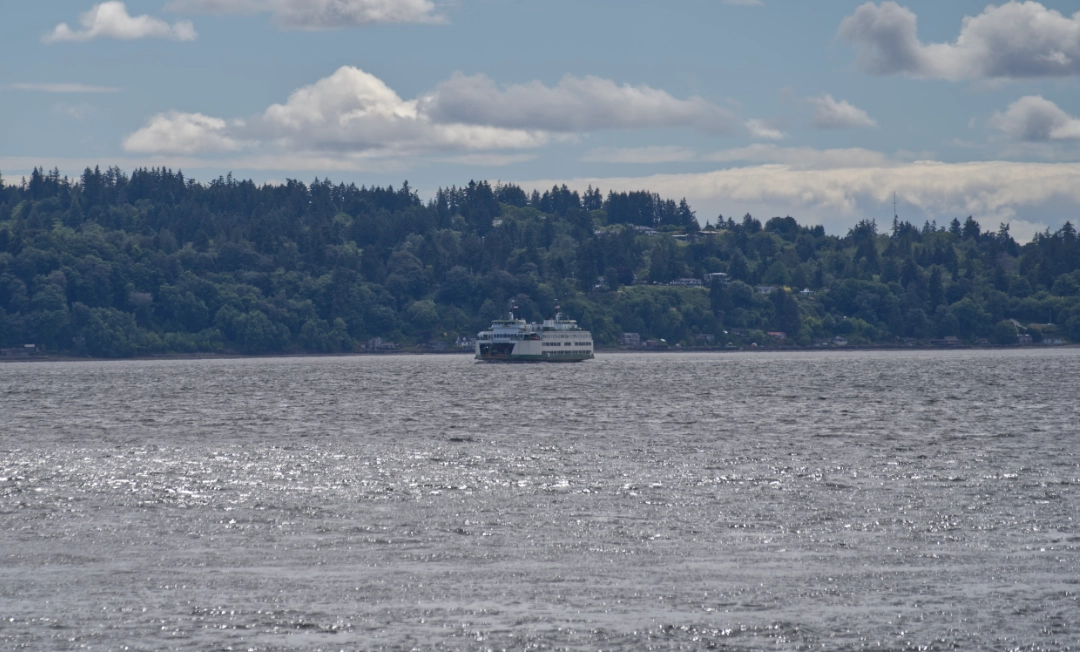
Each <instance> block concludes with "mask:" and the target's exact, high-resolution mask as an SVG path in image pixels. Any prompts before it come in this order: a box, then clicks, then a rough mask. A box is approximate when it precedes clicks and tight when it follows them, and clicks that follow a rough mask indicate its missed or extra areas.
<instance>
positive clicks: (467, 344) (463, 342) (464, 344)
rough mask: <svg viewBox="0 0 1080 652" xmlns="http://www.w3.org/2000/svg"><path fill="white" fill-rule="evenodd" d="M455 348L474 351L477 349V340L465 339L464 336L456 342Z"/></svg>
mask: <svg viewBox="0 0 1080 652" xmlns="http://www.w3.org/2000/svg"><path fill="white" fill-rule="evenodd" d="M454 346H456V347H457V348H459V349H472V348H475V347H476V340H474V339H473V338H471V337H465V336H464V335H462V336H460V337H458V338H457V339H456V340H454Z"/></svg>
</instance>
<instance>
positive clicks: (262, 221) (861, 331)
mask: <svg viewBox="0 0 1080 652" xmlns="http://www.w3.org/2000/svg"><path fill="white" fill-rule="evenodd" d="M680 279H683V280H682V281H681V284H678V283H680ZM690 279H692V280H690ZM698 280H701V281H702V283H703V287H695V285H696V284H697V281H698ZM511 303H515V304H517V305H518V306H519V309H520V311H521V313H522V314H523V316H524V317H525V318H526V319H529V320H539V319H542V318H543V317H544V316H546V315H548V314H550V313H552V311H553V310H554V308H555V306H556V304H561V306H562V309H563V312H565V313H567V314H568V315H569V316H570V317H571V318H575V319H577V320H578V321H579V322H580V323H581V325H582V326H583V327H585V328H587V329H589V330H591V331H592V332H593V335H594V338H595V339H596V341H597V343H598V344H599V345H601V346H615V345H618V344H619V342H620V341H621V336H622V335H623V334H624V333H637V334H639V335H640V337H641V339H642V340H643V341H644V340H646V339H651V340H653V341H657V342H659V341H660V340H664V341H665V343H666V345H670V346H675V345H677V344H678V345H681V346H684V347H689V346H715V347H719V346H724V345H726V344H729V343H730V344H734V345H737V346H748V345H750V344H757V345H760V346H811V345H814V344H819V345H820V344H824V343H828V342H832V341H836V338H837V337H839V338H843V340H846V341H847V342H848V343H850V344H897V343H908V344H912V343H914V344H919V343H927V342H931V341H934V340H939V341H941V340H944V338H950V340H948V341H950V342H951V341H956V342H967V343H975V342H976V341H979V340H980V338H986V339H987V340H989V341H990V342H992V343H996V344H1001V345H1009V344H1016V343H1017V342H1019V341H1020V337H1021V336H1022V337H1023V339H1024V341H1028V339H1029V338H1030V340H1031V341H1033V342H1036V343H1037V342H1038V341H1040V340H1042V339H1045V338H1065V339H1066V340H1068V339H1071V340H1073V341H1080V242H1078V239H1077V235H1076V231H1075V229H1074V227H1073V226H1072V224H1071V223H1068V222H1067V223H1066V224H1065V225H1064V226H1063V227H1062V228H1061V229H1059V230H1058V231H1057V232H1054V233H1051V232H1049V231H1047V232H1045V233H1042V234H1039V235H1038V236H1036V237H1035V239H1034V240H1033V241H1032V242H1030V243H1028V244H1025V245H1023V246H1021V245H1019V244H1017V242H1016V241H1015V240H1014V239H1013V238H1012V237H1011V235H1010V234H1009V228H1008V225H1002V226H1001V227H1000V228H999V229H998V230H997V231H984V230H983V229H982V228H981V227H980V225H979V223H978V222H977V221H976V220H975V219H974V218H972V217H968V218H967V219H966V220H964V221H961V220H960V219H954V220H952V221H951V222H950V223H949V224H948V225H944V226H938V225H936V224H933V223H925V224H923V225H922V226H917V225H914V224H910V223H908V222H905V221H900V220H894V221H893V223H892V225H891V227H888V228H885V229H881V230H879V228H878V225H877V223H876V222H875V221H874V220H869V219H864V220H862V221H860V222H859V223H858V224H856V225H855V226H854V227H852V228H851V229H850V230H849V231H848V233H847V234H845V235H843V236H836V235H827V234H826V233H825V231H824V229H822V228H821V227H820V226H813V227H809V226H803V225H800V224H799V223H798V222H797V221H796V220H795V219H793V218H791V217H774V218H772V219H768V220H766V221H764V223H763V222H762V221H760V220H758V219H756V218H754V217H752V216H750V215H746V216H744V217H743V218H741V219H739V220H735V219H732V218H730V217H728V218H725V217H722V216H720V217H716V218H710V219H709V220H708V221H707V222H706V227H705V228H704V229H702V228H700V227H699V224H698V221H697V218H696V216H695V214H694V211H693V210H692V209H691V208H690V206H689V204H688V203H687V202H686V200H685V199H684V200H682V201H674V200H671V199H667V198H661V197H660V196H658V195H656V194H654V193H651V192H648V191H644V190H643V191H641V192H629V193H615V192H608V193H607V194H606V195H604V194H602V193H601V191H600V189H594V188H591V187H590V188H589V189H588V190H587V191H585V192H584V193H583V194H580V193H578V192H576V191H572V190H569V189H568V188H567V187H566V186H561V187H554V188H551V189H549V190H545V191H543V192H542V193H541V192H538V191H536V190H532V191H531V192H528V193H527V192H526V191H525V190H524V189H522V188H520V187H518V186H516V185H513V184H505V185H504V184H495V185H491V184H489V183H488V182H485V181H470V182H469V183H468V184H467V185H465V186H462V187H460V188H458V187H451V188H443V189H440V190H439V191H438V192H437V193H436V195H435V197H434V198H432V199H430V200H428V201H426V202H425V201H423V200H421V198H420V197H419V196H418V194H417V193H416V192H415V191H414V190H413V189H412V188H410V186H409V185H408V183H405V184H403V185H402V186H401V187H399V188H394V187H386V188H383V187H377V186H372V187H359V188H358V187H356V186H355V185H351V184H350V185H345V184H334V183H331V182H330V181H328V180H322V181H320V180H318V179H316V180H315V181H314V182H312V183H311V184H310V185H307V184H304V183H301V182H299V181H293V180H290V181H288V182H287V183H285V184H281V185H264V186H257V185H256V184H254V183H253V182H251V181H239V180H236V179H234V178H233V177H232V176H231V175H230V176H227V177H223V178H219V179H217V180H215V181H212V182H210V183H197V182H195V181H193V180H191V179H187V178H185V177H184V175H183V174H182V173H180V172H176V173H174V172H172V171H170V170H167V169H137V170H135V171H133V172H132V174H131V176H130V177H129V176H128V175H126V174H125V173H124V172H122V171H121V170H119V169H117V168H109V169H107V170H105V171H101V170H100V169H94V170H90V169H87V170H86V171H85V172H84V173H83V174H82V176H81V177H80V178H78V179H68V178H66V177H61V176H60V174H59V172H58V171H57V170H53V171H52V172H46V171H44V170H37V169H35V170H34V172H33V174H32V175H31V176H30V177H29V179H27V180H24V181H23V182H22V183H20V184H18V185H12V184H11V183H10V181H6V182H5V181H4V180H3V178H2V177H0V346H3V347H22V346H23V345H24V344H36V345H39V346H41V347H44V349H45V350H46V351H48V352H54V353H66V354H71V355H87V356H98V357H129V356H136V355H150V354H157V353H193V352H239V353H245V354H261V353H268V352H287V351H297V352H299V351H308V352H316V351H317V352H334V351H353V350H359V349H360V347H362V346H363V345H365V344H366V343H367V342H368V341H369V340H370V339H372V338H376V337H378V338H381V339H382V340H384V341H388V342H396V343H398V344H399V345H401V346H406V347H407V346H421V345H424V346H432V347H439V346H442V345H443V344H444V343H452V342H454V341H456V340H457V339H458V337H460V336H464V337H474V336H475V335H476V332H477V331H478V330H482V329H484V328H486V327H487V326H488V325H489V324H490V322H491V320H492V319H493V318H496V317H498V316H501V315H502V314H504V313H505V312H506V310H507V309H508V307H509V305H510V304H511ZM1048 324H1050V325H1048ZM1017 325H1019V329H1018V328H1017ZM770 332H772V333H774V335H772V336H770V335H768V333H770ZM781 332H782V333H784V334H785V336H784V338H783V339H782V340H781V339H779V337H778V336H777V335H775V334H776V333H781ZM951 338H956V339H955V340H952V339H951Z"/></svg>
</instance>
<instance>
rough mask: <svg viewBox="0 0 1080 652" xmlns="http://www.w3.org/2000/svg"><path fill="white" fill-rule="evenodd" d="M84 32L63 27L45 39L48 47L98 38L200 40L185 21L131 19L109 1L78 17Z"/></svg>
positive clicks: (149, 17) (56, 29) (147, 18)
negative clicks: (59, 43)
mask: <svg viewBox="0 0 1080 652" xmlns="http://www.w3.org/2000/svg"><path fill="white" fill-rule="evenodd" d="M79 24H80V25H81V26H82V29H81V30H75V29H72V28H70V27H68V24H67V23H60V24H59V25H57V26H56V27H55V28H53V31H52V32H50V33H49V34H47V35H46V36H45V38H44V41H45V42H46V43H56V42H59V41H89V40H92V39H96V38H113V39H123V40H131V39H141V38H167V39H172V40H174V41H194V40H195V39H196V37H197V34H195V27H194V26H192V24H191V23H190V22H188V21H186V20H182V21H180V22H178V23H176V24H174V25H169V24H168V23H167V22H165V21H163V20H161V19H159V18H154V17H152V16H148V15H146V14H143V15H141V16H131V15H130V14H128V11H127V7H126V6H125V5H124V3H123V2H117V1H115V0H110V2H102V3H100V4H96V5H94V6H93V7H91V9H90V11H88V12H86V13H85V14H83V15H82V16H80V17H79Z"/></svg>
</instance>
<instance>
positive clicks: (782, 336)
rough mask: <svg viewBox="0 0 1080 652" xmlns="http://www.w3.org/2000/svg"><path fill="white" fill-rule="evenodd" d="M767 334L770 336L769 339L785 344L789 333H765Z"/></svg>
mask: <svg viewBox="0 0 1080 652" xmlns="http://www.w3.org/2000/svg"><path fill="white" fill-rule="evenodd" d="M765 334H766V335H768V336H769V337H771V338H773V339H774V340H776V341H777V342H783V341H784V340H786V339H787V333H784V332H781V331H769V332H768V333H765Z"/></svg>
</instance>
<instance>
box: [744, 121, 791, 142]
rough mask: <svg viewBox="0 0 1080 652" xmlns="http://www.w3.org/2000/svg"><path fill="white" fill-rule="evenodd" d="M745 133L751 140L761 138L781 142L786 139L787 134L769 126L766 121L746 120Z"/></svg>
mask: <svg viewBox="0 0 1080 652" xmlns="http://www.w3.org/2000/svg"><path fill="white" fill-rule="evenodd" d="M745 126H746V131H747V133H749V134H750V137H751V138H761V139H764V140H783V139H784V138H787V134H786V133H784V132H783V130H781V129H780V128H778V127H776V126H775V125H773V124H771V123H770V122H769V121H767V120H758V119H753V120H747V121H746V124H745Z"/></svg>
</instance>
